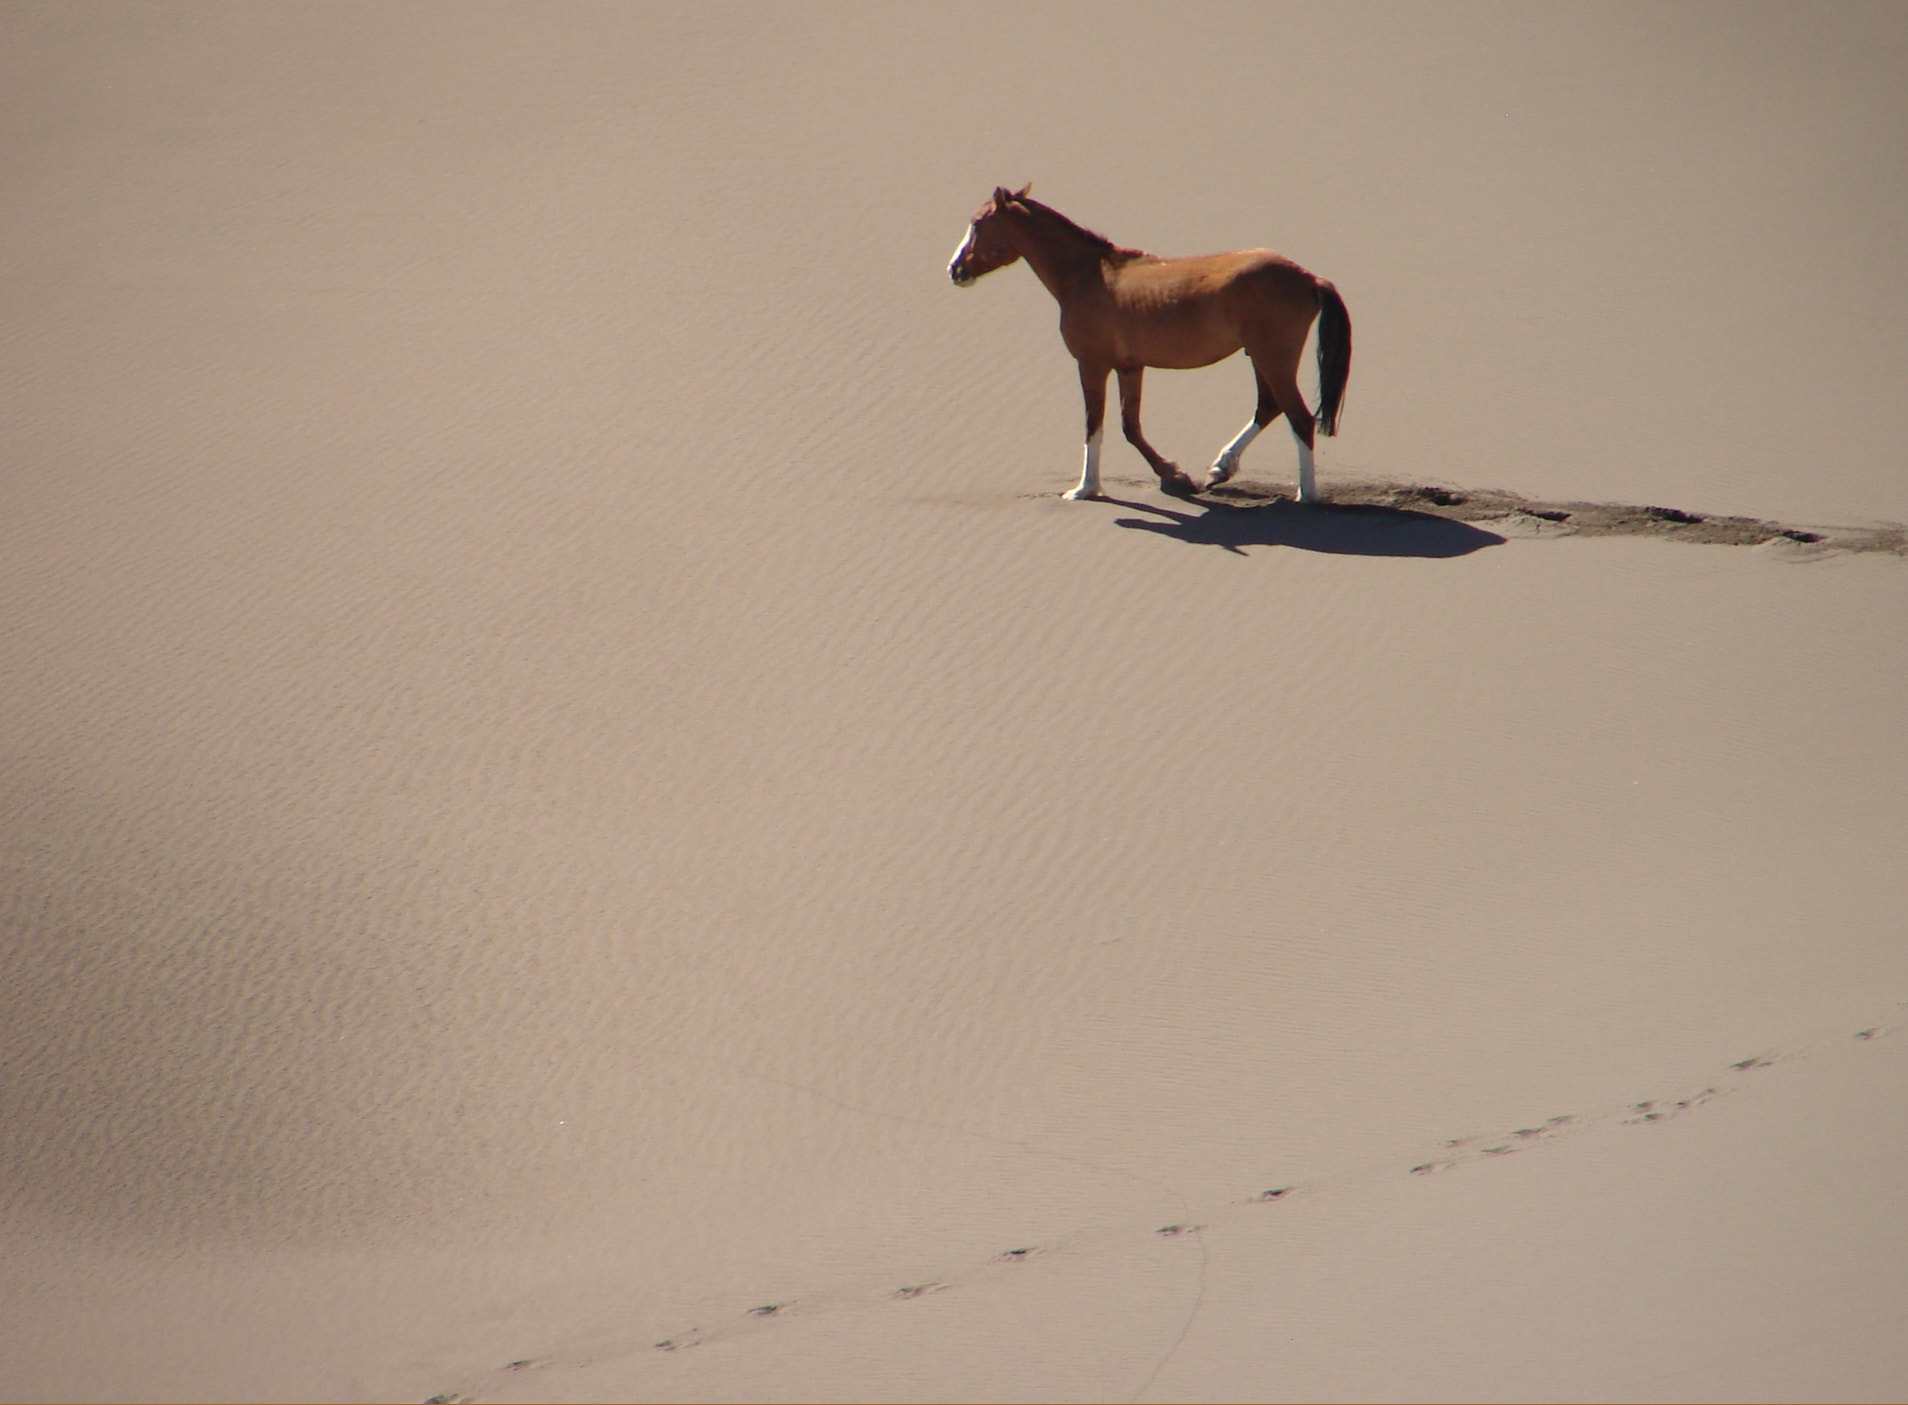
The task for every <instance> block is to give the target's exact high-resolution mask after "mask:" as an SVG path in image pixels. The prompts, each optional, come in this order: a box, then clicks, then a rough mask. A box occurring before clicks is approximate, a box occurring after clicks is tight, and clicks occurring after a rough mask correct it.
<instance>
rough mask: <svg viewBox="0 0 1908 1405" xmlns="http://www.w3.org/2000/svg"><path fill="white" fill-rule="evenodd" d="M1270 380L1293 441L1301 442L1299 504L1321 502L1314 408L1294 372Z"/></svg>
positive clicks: (1299, 451)
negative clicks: (1314, 456) (1314, 458)
mask: <svg viewBox="0 0 1908 1405" xmlns="http://www.w3.org/2000/svg"><path fill="white" fill-rule="evenodd" d="M1261 374H1264V373H1263V371H1262V372H1261ZM1266 379H1267V381H1268V382H1269V384H1270V385H1271V388H1272V396H1273V398H1274V399H1275V400H1277V401H1278V405H1279V409H1281V410H1282V411H1284V412H1285V422H1286V423H1287V424H1289V425H1291V427H1292V437H1293V438H1294V439H1296V440H1297V441H1298V500H1299V501H1300V502H1302V503H1315V502H1317V501H1319V496H1318V475H1317V472H1316V470H1315V469H1314V468H1313V465H1312V446H1313V443H1314V439H1313V435H1314V433H1315V432H1316V428H1317V426H1316V424H1315V422H1314V420H1313V418H1312V407H1311V406H1309V405H1307V404H1306V403H1305V397H1304V396H1303V395H1301V394H1300V393H1299V388H1298V378H1297V377H1296V376H1295V375H1294V374H1293V373H1292V372H1291V371H1290V370H1288V371H1285V372H1284V373H1283V374H1273V375H1269V376H1267V377H1266Z"/></svg>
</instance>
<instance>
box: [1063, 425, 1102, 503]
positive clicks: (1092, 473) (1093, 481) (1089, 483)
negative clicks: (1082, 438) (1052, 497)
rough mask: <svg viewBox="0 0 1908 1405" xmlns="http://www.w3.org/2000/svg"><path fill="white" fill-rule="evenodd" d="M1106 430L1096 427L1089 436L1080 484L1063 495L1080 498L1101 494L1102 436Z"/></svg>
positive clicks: (1095, 496) (1094, 496) (1081, 469)
mask: <svg viewBox="0 0 1908 1405" xmlns="http://www.w3.org/2000/svg"><path fill="white" fill-rule="evenodd" d="M1104 432H1105V431H1104V430H1099V429H1096V430H1094V431H1093V433H1091V434H1089V435H1088V436H1087V442H1086V462H1085V463H1084V464H1083V465H1082V466H1081V468H1080V486H1079V487H1077V488H1075V489H1074V490H1073V491H1072V492H1070V493H1062V494H1061V496H1062V497H1066V498H1073V499H1076V500H1077V499H1080V498H1097V497H1098V496H1100V436H1101V435H1102V434H1103V433H1104Z"/></svg>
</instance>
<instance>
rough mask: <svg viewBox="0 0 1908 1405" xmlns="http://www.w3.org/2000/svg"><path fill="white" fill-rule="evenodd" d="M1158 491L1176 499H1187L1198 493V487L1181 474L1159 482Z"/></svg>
mask: <svg viewBox="0 0 1908 1405" xmlns="http://www.w3.org/2000/svg"><path fill="white" fill-rule="evenodd" d="M1159 490H1160V492H1162V493H1168V494H1170V495H1172V496H1173V497H1176V498H1189V497H1191V496H1192V495H1193V494H1194V493H1196V492H1198V491H1199V488H1198V486H1197V485H1196V484H1195V483H1194V482H1193V481H1192V479H1190V478H1188V477H1187V476H1186V475H1185V474H1183V473H1175V474H1174V475H1173V476H1172V477H1171V478H1162V479H1160V480H1159Z"/></svg>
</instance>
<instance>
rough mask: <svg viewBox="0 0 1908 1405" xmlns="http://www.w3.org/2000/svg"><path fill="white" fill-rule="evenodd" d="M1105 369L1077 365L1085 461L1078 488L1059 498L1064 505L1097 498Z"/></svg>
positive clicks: (1108, 368)
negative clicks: (1083, 414) (1083, 411)
mask: <svg viewBox="0 0 1908 1405" xmlns="http://www.w3.org/2000/svg"><path fill="white" fill-rule="evenodd" d="M1111 371H1112V368H1111V367H1108V366H1089V365H1087V363H1086V362H1084V361H1082V362H1081V363H1080V394H1081V396H1082V397H1084V398H1085V400H1086V462H1085V463H1084V464H1083V465H1082V466H1081V469H1080V485H1079V486H1078V487H1077V488H1075V489H1074V490H1073V491H1072V492H1070V493H1062V494H1061V495H1060V496H1061V497H1063V498H1065V499H1066V500H1067V501H1068V502H1083V501H1085V500H1086V499H1088V498H1097V497H1099V496H1100V431H1101V430H1102V429H1104V428H1105V426H1106V378H1107V376H1108V375H1109V374H1111Z"/></svg>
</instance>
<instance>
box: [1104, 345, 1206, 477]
mask: <svg viewBox="0 0 1908 1405" xmlns="http://www.w3.org/2000/svg"><path fill="white" fill-rule="evenodd" d="M1145 375H1146V370H1145V368H1144V367H1141V366H1135V367H1134V368H1133V369H1132V370H1130V371H1121V372H1120V428H1121V429H1123V430H1125V431H1126V442H1127V443H1129V444H1131V445H1132V446H1133V447H1134V448H1135V449H1138V450H1139V451H1140V456H1141V457H1142V458H1144V459H1145V460H1146V462H1147V463H1148V464H1150V465H1151V466H1152V469H1153V472H1155V473H1157V474H1158V475H1159V487H1160V491H1161V492H1164V493H1171V494H1172V495H1173V496H1174V497H1180V498H1183V497H1190V496H1191V495H1192V494H1194V493H1196V492H1197V491H1199V489H1198V486H1197V485H1196V484H1195V483H1194V482H1193V481H1192V479H1190V478H1188V477H1187V476H1186V475H1185V474H1184V473H1182V472H1180V469H1179V465H1178V464H1176V463H1171V462H1169V461H1168V460H1166V459H1165V458H1163V457H1162V456H1161V455H1160V453H1159V451H1158V450H1157V449H1155V448H1154V447H1153V446H1152V445H1151V444H1148V443H1147V442H1146V436H1145V435H1144V434H1142V433H1140V384H1141V381H1142V379H1143V378H1144V377H1145Z"/></svg>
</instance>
